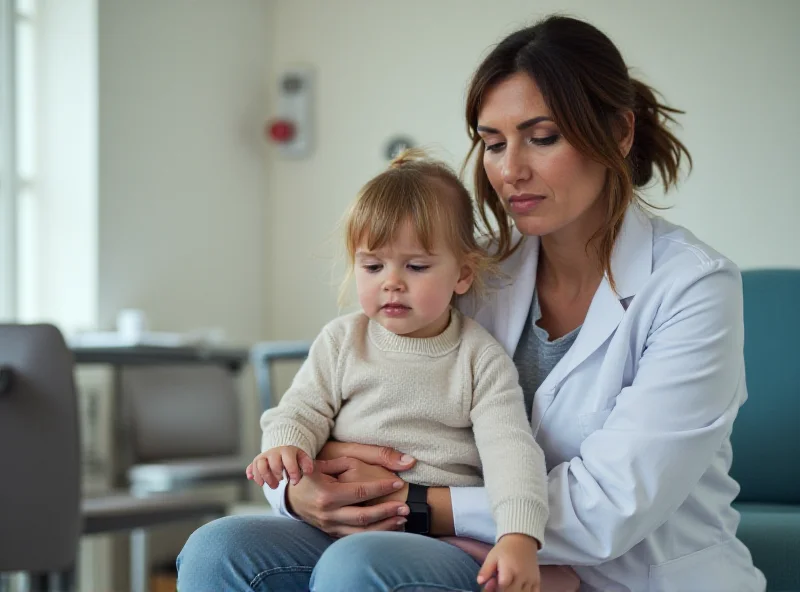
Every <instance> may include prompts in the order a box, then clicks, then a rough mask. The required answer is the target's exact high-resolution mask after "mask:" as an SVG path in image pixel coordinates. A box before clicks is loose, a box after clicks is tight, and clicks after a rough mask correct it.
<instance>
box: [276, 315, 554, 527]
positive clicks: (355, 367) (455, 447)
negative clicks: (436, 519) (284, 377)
mask: <svg viewBox="0 0 800 592" xmlns="http://www.w3.org/2000/svg"><path fill="white" fill-rule="evenodd" d="M261 428H262V430H263V437H262V443H261V449H262V450H268V449H270V448H274V447H276V446H297V447H298V448H301V449H303V450H304V451H305V452H307V453H308V454H309V455H310V456H311V457H312V458H314V457H315V456H316V455H317V453H318V452H319V451H320V449H321V448H322V446H323V444H325V442H326V441H327V440H328V439H329V438H331V437H332V438H334V439H336V440H339V441H341V442H358V443H361V444H374V445H380V446H391V447H392V448H395V449H397V450H399V451H401V452H404V453H407V454H410V455H411V456H413V457H414V458H416V459H417V463H416V465H415V466H414V468H412V469H410V470H408V471H405V472H403V473H402V474H401V475H400V476H401V477H402V478H403V479H404V480H405V481H407V482H410V483H417V484H420V485H428V486H456V487H458V486H480V485H483V484H484V480H485V482H486V487H487V489H488V493H489V497H490V500H491V503H492V509H493V513H494V518H495V522H496V524H497V532H496V537H497V538H498V539H499V538H500V537H501V536H503V535H504V534H508V533H523V534H527V535H529V536H532V537H534V538H536V539H537V540H539V541H540V542H544V541H543V535H544V526H545V523H546V522H547V517H548V506H547V483H546V480H547V475H546V473H545V464H544V455H543V453H542V451H541V449H540V448H539V446H538V445H537V444H536V442H535V441H534V439H533V436H532V435H531V429H530V425H529V424H528V422H527V420H526V417H525V409H524V406H523V396H522V391H521V389H520V387H519V384H518V378H517V370H516V368H515V367H514V363H513V361H512V360H511V358H509V357H508V355H507V354H506V353H505V351H504V350H503V348H502V346H501V345H500V344H499V343H497V342H496V341H495V340H494V338H493V337H492V336H491V335H490V334H489V333H488V332H487V331H486V330H485V329H484V328H483V327H481V326H480V325H479V324H478V323H476V322H475V321H473V320H472V319H470V318H467V317H464V316H462V315H461V313H459V312H457V311H455V310H453V312H452V313H451V320H450V324H449V325H448V327H447V329H445V331H444V332H443V333H442V334H441V335H438V336H436V337H431V338H427V339H415V338H409V337H403V336H399V335H396V334H394V333H391V332H390V331H387V330H386V329H384V328H383V327H382V326H381V325H380V324H379V323H376V322H374V321H370V320H369V318H368V317H367V316H366V315H364V314H363V313H357V314H351V315H347V316H343V317H340V318H338V319H336V320H334V321H332V322H331V323H329V324H328V325H327V326H326V327H325V328H324V329H323V330H322V333H321V334H320V335H319V337H318V338H317V339H316V340H315V341H314V344H313V345H312V347H311V351H310V354H309V357H308V359H307V360H306V362H305V363H304V364H303V366H302V367H301V368H300V370H299V372H298V373H297V376H296V377H295V379H294V382H293V383H292V386H291V387H290V388H289V390H288V391H286V393H285V394H284V396H283V398H282V399H281V402H280V404H279V405H278V406H277V407H276V408H274V409H270V410H268V411H266V412H265V413H264V414H263V415H262V417H261ZM481 474H483V478H482V477H481Z"/></svg>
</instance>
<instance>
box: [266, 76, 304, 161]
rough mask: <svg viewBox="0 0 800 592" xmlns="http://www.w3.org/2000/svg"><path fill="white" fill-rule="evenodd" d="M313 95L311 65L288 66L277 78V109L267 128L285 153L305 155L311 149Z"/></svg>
mask: <svg viewBox="0 0 800 592" xmlns="http://www.w3.org/2000/svg"><path fill="white" fill-rule="evenodd" d="M313 97H314V79H313V75H312V71H311V68H309V67H305V66H297V67H292V68H287V69H286V70H285V71H284V72H283V73H282V74H281V75H280V77H279V78H278V100H277V110H276V114H275V118H274V119H273V120H272V121H270V122H269V123H268V124H267V129H266V130H265V131H266V133H267V136H268V137H269V139H270V140H271V141H272V142H274V143H275V145H276V146H277V147H278V151H279V152H280V154H281V155H282V156H286V157H289V158H303V157H305V156H308V155H309V154H310V153H311V148H312V141H313V123H312V120H313V113H312V111H313V106H314V105H313Z"/></svg>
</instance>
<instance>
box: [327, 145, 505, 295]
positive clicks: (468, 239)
mask: <svg viewBox="0 0 800 592" xmlns="http://www.w3.org/2000/svg"><path fill="white" fill-rule="evenodd" d="M407 222H410V223H411V224H412V227H413V228H414V231H415V232H416V235H417V239H418V240H419V242H420V244H421V245H422V247H423V248H424V249H425V250H426V251H428V252H431V251H432V249H433V247H434V244H435V242H436V238H437V237H438V236H440V235H441V233H444V240H445V241H446V244H447V245H448V246H449V247H450V248H451V249H452V250H453V252H454V253H455V255H456V257H457V258H458V259H459V261H460V262H461V263H462V264H464V265H469V266H470V267H471V268H472V271H473V272H474V274H475V278H474V280H473V284H472V287H473V289H475V290H476V291H481V290H482V289H483V286H484V276H485V275H486V274H487V273H488V272H491V271H493V258H492V257H490V256H489V255H488V254H487V253H486V251H485V249H483V248H482V247H481V246H480V245H479V244H478V242H477V240H476V232H475V230H476V223H475V212H474V208H473V204H472V198H471V197H470V195H469V192H468V191H467V189H466V188H465V187H464V185H463V184H462V183H461V181H460V180H459V179H458V176H457V175H456V174H455V173H454V172H453V170H452V169H451V168H450V167H448V166H447V165H446V164H444V163H443V162H440V161H437V160H432V159H430V158H428V156H427V155H426V154H425V152H424V151H423V150H420V149H411V150H406V151H405V152H403V153H402V154H400V155H399V156H397V157H396V158H395V159H394V160H392V162H391V163H390V165H389V167H388V168H387V169H386V170H385V171H383V172H382V173H380V174H379V175H378V176H376V177H374V178H373V179H371V180H370V181H369V182H368V183H367V184H366V185H364V187H362V189H361V191H360V192H359V194H358V197H357V199H356V201H355V203H354V204H353V206H352V207H351V208H350V211H349V212H348V215H347V219H346V221H345V246H346V249H347V259H348V274H347V277H346V278H345V282H344V284H343V286H342V288H343V291H342V293H341V294H340V302H341V300H342V296H343V293H344V289H345V287H346V284H347V283H348V281H349V279H350V276H351V275H352V271H353V266H354V265H355V256H356V250H357V249H358V248H359V247H360V246H361V245H366V248H367V249H369V250H370V251H373V250H375V249H379V248H381V247H382V246H383V245H385V244H386V243H388V242H389V241H391V240H392V239H393V238H394V235H395V233H396V232H397V230H398V229H399V228H401V227H402V225H403V224H405V223H407Z"/></svg>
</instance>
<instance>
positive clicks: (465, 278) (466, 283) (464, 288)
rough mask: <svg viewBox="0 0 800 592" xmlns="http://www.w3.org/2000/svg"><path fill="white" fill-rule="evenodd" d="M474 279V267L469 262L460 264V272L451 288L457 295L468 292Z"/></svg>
mask: <svg viewBox="0 0 800 592" xmlns="http://www.w3.org/2000/svg"><path fill="white" fill-rule="evenodd" d="M473 281H475V269H474V268H473V267H472V265H470V264H469V263H465V264H464V265H462V266H461V272H460V274H459V276H458V282H456V287H455V289H454V290H453V291H454V292H455V293H456V294H458V295H459V296H461V295H463V294H466V293H467V292H469V289H470V288H471V287H472V282H473Z"/></svg>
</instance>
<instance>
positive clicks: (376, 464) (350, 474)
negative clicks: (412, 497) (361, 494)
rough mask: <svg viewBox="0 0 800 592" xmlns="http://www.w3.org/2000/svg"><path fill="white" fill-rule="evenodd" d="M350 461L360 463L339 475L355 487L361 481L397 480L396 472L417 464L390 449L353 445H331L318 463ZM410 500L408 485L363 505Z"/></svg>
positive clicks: (323, 452) (328, 445) (319, 457)
mask: <svg viewBox="0 0 800 592" xmlns="http://www.w3.org/2000/svg"><path fill="white" fill-rule="evenodd" d="M341 457H348V458H352V459H355V460H358V461H361V462H356V463H353V464H352V465H351V468H350V469H348V470H347V471H345V472H343V473H341V474H340V475H339V477H338V478H339V482H341V483H355V482H361V481H364V482H366V481H374V480H378V479H390V478H393V477H397V475H396V472H399V471H407V470H408V469H410V468H411V467H413V466H414V465H415V464H416V462H417V460H416V459H415V458H412V457H411V456H409V455H407V454H403V453H402V452H398V451H397V450H395V449H394V448H390V447H388V446H370V445H369V444H354V443H349V442H335V441H332V440H331V441H329V442H328V443H327V444H325V446H323V447H322V450H321V451H320V453H319V454H318V455H317V458H318V459H334V458H341ZM406 498H408V484H406V483H404V484H403V487H402V488H400V489H398V490H397V491H393V492H392V493H389V494H388V495H385V496H382V497H379V498H375V499H372V500H368V501H366V502H364V505H370V506H371V505H377V504H380V503H383V502H389V501H397V502H405V501H406Z"/></svg>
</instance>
